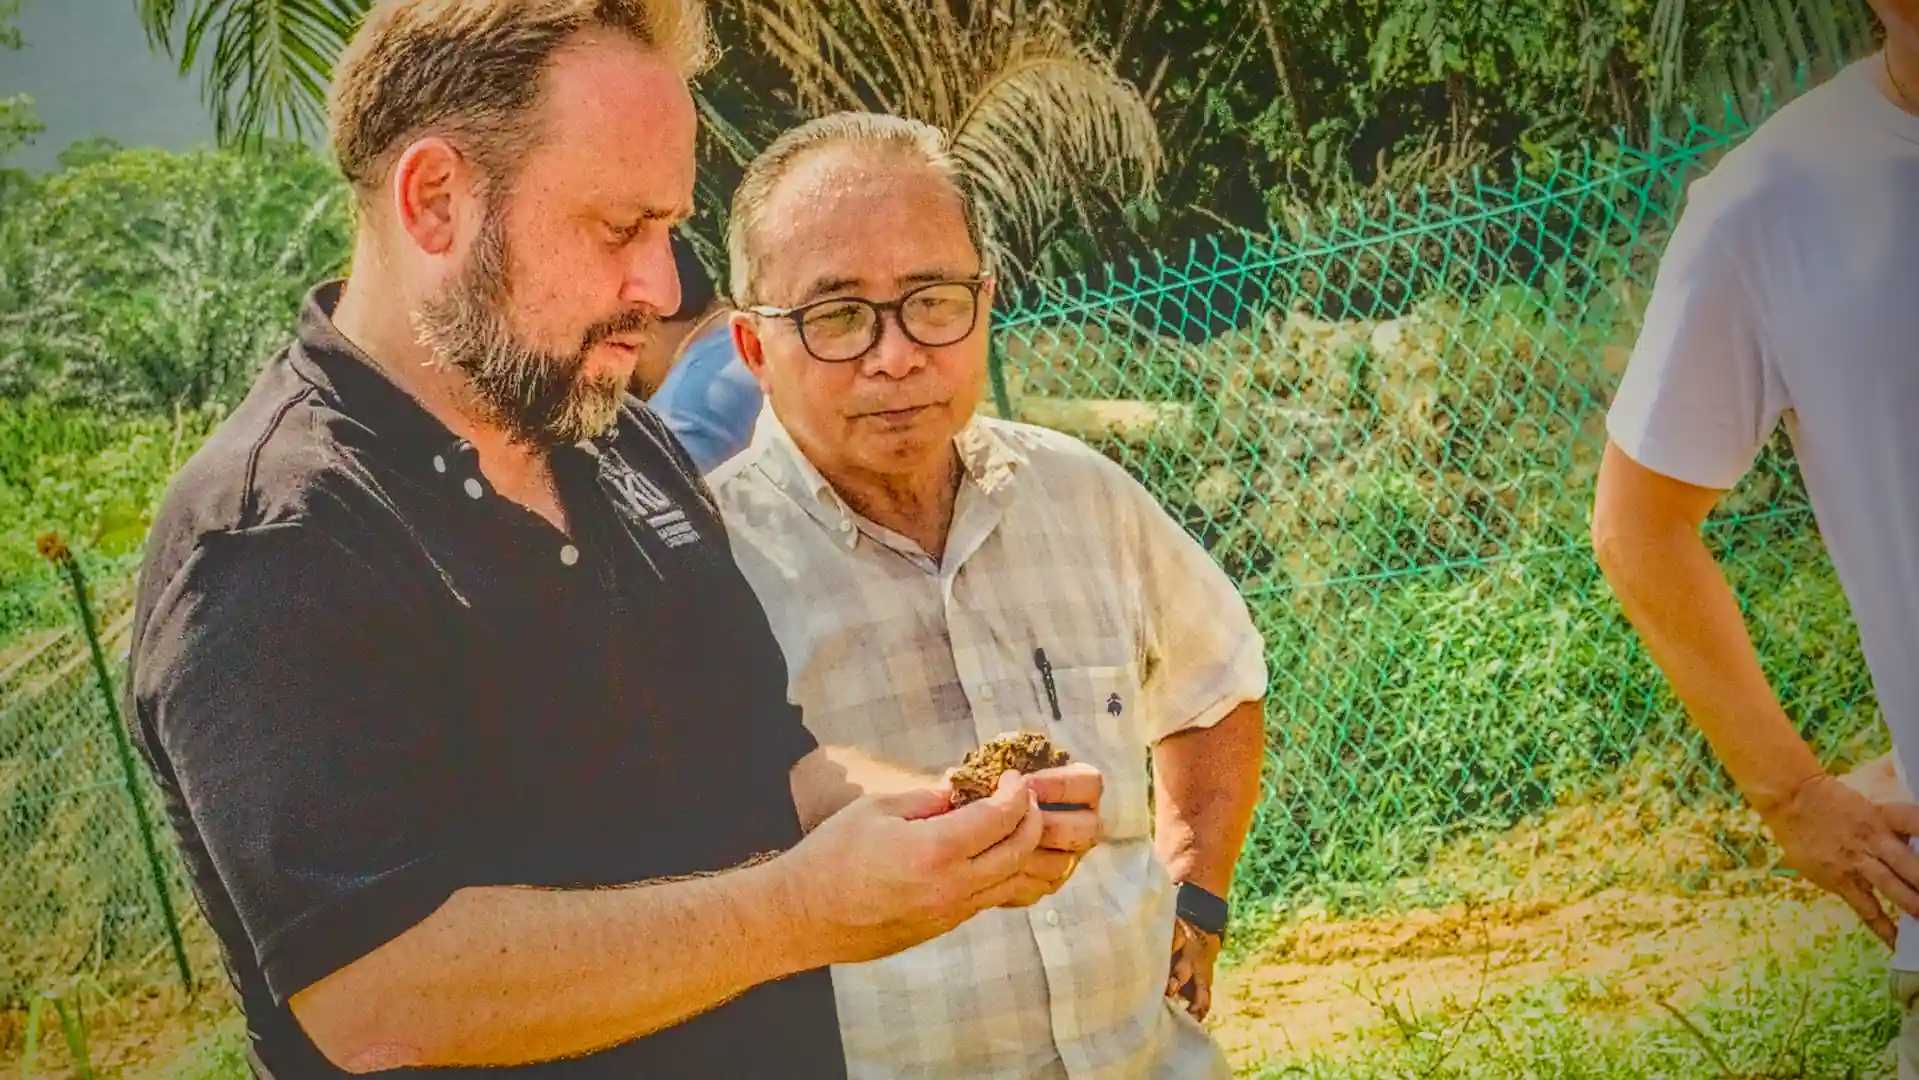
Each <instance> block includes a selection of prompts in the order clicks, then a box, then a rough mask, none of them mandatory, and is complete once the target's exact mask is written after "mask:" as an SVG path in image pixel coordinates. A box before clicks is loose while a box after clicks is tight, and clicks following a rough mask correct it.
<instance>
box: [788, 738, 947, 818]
mask: <svg viewBox="0 0 1919 1080" xmlns="http://www.w3.org/2000/svg"><path fill="white" fill-rule="evenodd" d="M789 782H790V783H791V785H792V788H793V806H794V808H795V809H797V810H798V811H799V817H800V828H802V829H804V830H806V831H807V832H812V831H813V829H814V827H815V826H817V825H818V824H819V823H820V822H822V821H825V820H826V819H827V818H829V817H832V816H833V815H834V814H837V813H839V812H840V810H841V809H843V808H844V807H845V806H846V804H848V803H850V802H852V801H853V800H854V799H857V798H859V797H860V796H861V795H892V794H898V793H899V792H903V791H913V790H917V789H920V788H932V787H938V786H939V785H940V783H941V781H940V778H939V777H937V776H932V775H929V774H926V773H918V772H914V771H913V770H911V769H907V768H903V767H901V766H898V765H892V764H888V763H887V762H884V761H880V760H879V759H877V758H874V757H870V756H868V755H867V754H866V753H864V752H863V751H860V750H856V749H854V748H852V747H850V746H822V747H820V748H819V749H817V750H815V751H813V752H812V753H810V754H808V755H806V756H805V757H803V758H801V759H800V760H799V762H798V763H796V764H795V765H794V766H793V771H792V775H791V777H790V780H789Z"/></svg>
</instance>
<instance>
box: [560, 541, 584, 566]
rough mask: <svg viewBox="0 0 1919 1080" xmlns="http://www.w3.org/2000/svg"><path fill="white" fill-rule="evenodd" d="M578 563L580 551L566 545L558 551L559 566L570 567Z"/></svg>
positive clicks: (570, 545)
mask: <svg viewBox="0 0 1919 1080" xmlns="http://www.w3.org/2000/svg"><path fill="white" fill-rule="evenodd" d="M579 561H580V549H579V548H576V547H574V546H573V545H572V544H568V545H566V546H565V547H563V548H561V549H560V565H562V566H572V565H573V564H574V563H576V562H579Z"/></svg>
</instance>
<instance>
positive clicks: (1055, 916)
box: [1046, 911, 1059, 926]
mask: <svg viewBox="0 0 1919 1080" xmlns="http://www.w3.org/2000/svg"><path fill="white" fill-rule="evenodd" d="M1046 925H1048V926H1058V925H1059V912H1057V911H1049V912H1047V913H1046Z"/></svg>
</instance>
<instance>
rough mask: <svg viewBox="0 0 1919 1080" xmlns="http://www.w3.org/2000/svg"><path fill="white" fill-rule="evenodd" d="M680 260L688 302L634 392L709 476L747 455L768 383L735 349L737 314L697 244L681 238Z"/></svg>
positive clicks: (676, 241)
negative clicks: (755, 376) (763, 382)
mask: <svg viewBox="0 0 1919 1080" xmlns="http://www.w3.org/2000/svg"><path fill="white" fill-rule="evenodd" d="M673 260H674V263H675V264H676V265H677V266H678V267H679V272H680V283H681V292H682V295H683V296H684V299H683V300H682V302H681V304H680V310H679V313H678V314H676V315H675V316H673V317H672V318H671V319H667V320H665V321H664V323H663V326H665V327H667V328H668V329H667V333H666V334H664V335H662V337H661V340H660V343H659V345H658V346H657V348H656V349H655V351H654V353H653V354H652V355H650V356H648V357H646V358H645V360H644V361H643V362H642V364H641V368H642V370H643V371H645V372H649V373H651V374H648V375H647V376H645V377H644V378H642V374H641V371H636V372H635V379H634V393H636V394H638V395H639V396H640V397H642V398H645V399H646V403H647V405H649V406H650V407H652V409H653V411H654V412H655V413H657V414H658V415H659V417H660V419H661V420H663V421H665V422H666V427H667V430H669V431H671V432H672V433H673V434H674V435H676V436H678V437H679V440H680V445H682V446H684V447H685V448H686V454H687V456H688V457H690V458H692V459H693V464H694V466H695V467H696V468H698V469H699V471H700V472H702V473H708V472H712V471H713V469H715V468H716V467H718V466H719V464H720V463H721V462H723V461H725V460H726V459H727V458H730V457H732V456H733V455H734V454H737V453H739V452H740V451H741V450H743V449H745V447H746V444H747V442H748V440H750V439H751V438H752V437H753V424H754V422H755V421H757V420H758V419H759V415H760V384H759V383H757V382H755V381H754V380H753V376H752V373H750V372H748V371H747V370H746V366H745V365H744V364H741V363H740V358H739V354H738V353H736V352H735V351H734V349H733V326H732V314H733V308H732V306H731V305H730V304H728V303H727V302H726V301H725V299H724V298H722V297H720V296H719V295H718V293H717V291H716V290H715V289H714V287H713V280H712V278H711V277H710V276H708V274H707V272H706V267H705V266H703V265H701V263H700V261H699V259H698V258H697V257H696V256H695V255H694V253H693V248H692V245H691V244H689V243H688V242H687V241H686V239H685V237H683V236H682V235H680V234H679V233H675V234H674V236H673Z"/></svg>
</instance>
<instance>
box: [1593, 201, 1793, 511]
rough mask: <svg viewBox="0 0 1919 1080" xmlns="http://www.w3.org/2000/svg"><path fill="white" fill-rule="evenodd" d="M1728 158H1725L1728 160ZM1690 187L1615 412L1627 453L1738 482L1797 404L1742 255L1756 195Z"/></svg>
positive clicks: (1726, 484)
mask: <svg viewBox="0 0 1919 1080" xmlns="http://www.w3.org/2000/svg"><path fill="white" fill-rule="evenodd" d="M1722 167H1723V166H1722ZM1712 180H1713V178H1712V177H1708V178H1707V179H1706V180H1702V181H1700V182H1698V183H1696V184H1694V185H1693V189H1692V201H1691V202H1690V204H1689V205H1688V206H1687V208H1686V211H1685V213H1684V214H1683V215H1682V216H1681V218H1680V221H1679V226H1678V228H1677V229H1676V230H1675V231H1674V233H1673V238H1672V242H1671V243H1670V244H1669V245H1668V246H1667V250H1666V253H1665V255H1664V256H1663V258H1662V259H1661V262H1660V266H1659V274H1658V277H1657V279H1656V281H1655V283H1654V286H1653V294H1652V300H1651V303H1650V304H1649V306H1648V307H1647V309H1646V318H1645V325H1644V326H1643V327H1642V329H1641V330H1640V334H1639V341H1638V343H1637V345H1636V346H1635V347H1634V349H1633V354H1632V360H1631V362H1630V363H1629V364H1628V366H1627V368H1626V375H1625V378H1624V380H1623V381H1622V382H1621V383H1620V386H1619V393H1618V396H1617V397H1615V398H1614V400H1613V405H1612V409H1611V411H1610V412H1609V413H1608V414H1607V418H1606V427H1607V433H1608V434H1609V435H1610V436H1611V437H1612V440H1613V442H1614V443H1616V444H1617V445H1618V446H1619V448H1620V449H1621V450H1624V451H1625V452H1626V455H1627V456H1628V457H1631V458H1632V459H1633V460H1634V461H1637V462H1638V463H1639V464H1641V465H1644V466H1645V467H1646V468H1648V469H1651V470H1653V471H1654V472H1657V473H1660V474H1662V475H1665V476H1669V477H1672V478H1673V479H1675V480H1682V481H1684V482H1686V483H1689V484H1694V485H1697V486H1699V487H1706V488H1715V489H1720V490H1724V489H1727V488H1731V487H1733V486H1734V485H1735V484H1737V483H1738V482H1739V479H1740V477H1742V476H1744V475H1745V473H1746V470H1747V469H1749V468H1751V467H1752V463H1753V459H1754V458H1755V457H1756V456H1757V455H1758V453H1759V451H1760V449H1761V448H1762V447H1764V446H1765V444H1766V440H1767V439H1768V438H1770V437H1771V435H1772V432H1773V429H1774V428H1775V427H1777V426H1778V423H1779V417H1780V415H1781V413H1783V412H1784V411H1785V410H1786V409H1788V408H1790V403H1789V402H1788V400H1787V394H1786V389H1785V386H1784V384H1783V383H1782V381H1781V380H1780V378H1779V375H1778V370H1777V368H1776V366H1775V364H1774V362H1773V359H1772V357H1771V356H1770V355H1769V349H1768V347H1767V339H1766V335H1765V332H1764V329H1763V327H1762V312H1761V310H1760V309H1759V307H1758V305H1757V304H1755V303H1754V301H1753V297H1752V293H1751V290H1750V287H1749V283H1748V279H1747V278H1746V276H1745V274H1744V272H1743V270H1742V267H1741V265H1740V264H1741V261H1742V260H1743V259H1745V258H1747V257H1748V256H1746V255H1744V254H1742V253H1743V252H1744V251H1745V250H1746V248H1747V240H1748V230H1747V229H1746V228H1745V227H1744V226H1742V225H1741V218H1742V217H1743V216H1745V212H1746V209H1747V208H1748V207H1750V205H1751V203H1750V201H1749V200H1739V199H1735V200H1728V199H1727V198H1725V197H1724V196H1723V195H1722V194H1721V192H1720V191H1719V189H1718V188H1716V187H1715V186H1714V185H1713V184H1712V182H1711V181H1712Z"/></svg>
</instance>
